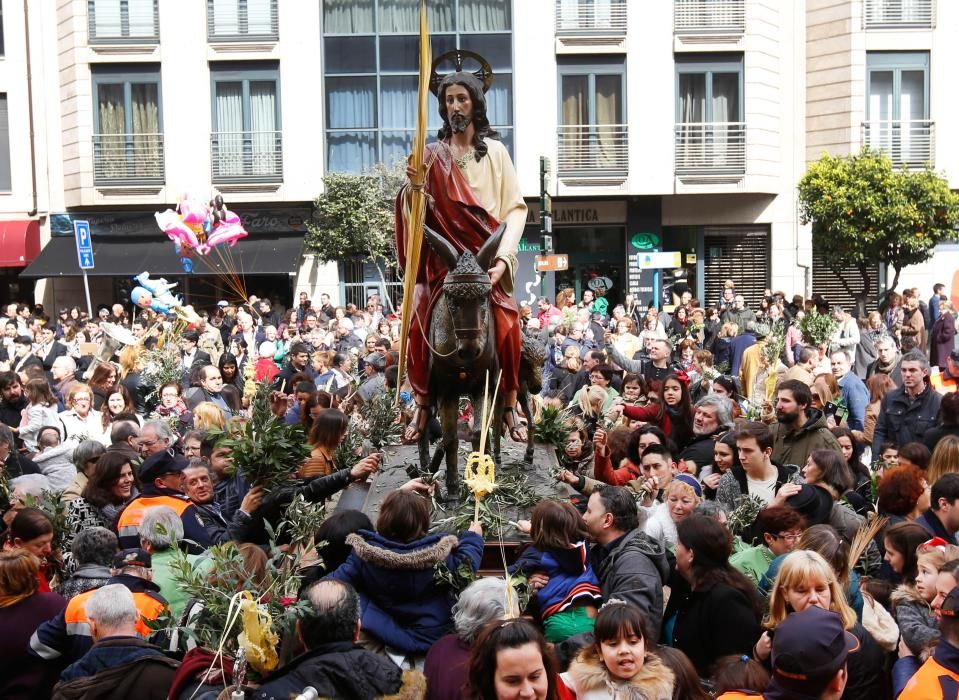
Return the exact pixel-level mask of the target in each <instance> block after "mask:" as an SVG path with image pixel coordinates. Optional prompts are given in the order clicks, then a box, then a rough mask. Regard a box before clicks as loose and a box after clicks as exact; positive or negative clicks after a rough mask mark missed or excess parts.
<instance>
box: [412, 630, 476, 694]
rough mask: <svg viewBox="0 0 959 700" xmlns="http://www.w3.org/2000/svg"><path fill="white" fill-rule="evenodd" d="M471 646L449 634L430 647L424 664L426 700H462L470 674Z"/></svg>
mask: <svg viewBox="0 0 959 700" xmlns="http://www.w3.org/2000/svg"><path fill="white" fill-rule="evenodd" d="M469 662H470V645H469V644H467V643H466V642H464V641H463V640H462V639H460V638H459V637H457V636H456V635H455V634H448V635H446V636H445V637H443V638H442V639H440V640H439V641H438V642H437V643H436V644H434V645H433V646H432V647H430V651H429V653H428V654H427V655H426V660H425V661H424V662H423V675H424V676H426V700H460V698H462V697H463V686H464V685H465V684H466V678H467V675H468V674H469Z"/></svg>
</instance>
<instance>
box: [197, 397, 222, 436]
mask: <svg viewBox="0 0 959 700" xmlns="http://www.w3.org/2000/svg"><path fill="white" fill-rule="evenodd" d="M225 427H226V414H225V413H224V412H223V409H222V408H220V407H219V406H217V405H216V404H215V403H213V402H212V401H203V402H201V403H199V404H197V407H196V408H194V409H193V428H194V430H210V429H211V428H215V429H218V430H223V429H224V428H225Z"/></svg>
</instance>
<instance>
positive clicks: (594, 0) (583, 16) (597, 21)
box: [556, 0, 626, 36]
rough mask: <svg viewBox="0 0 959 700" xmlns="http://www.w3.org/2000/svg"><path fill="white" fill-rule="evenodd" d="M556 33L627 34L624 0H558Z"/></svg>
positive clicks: (567, 34)
mask: <svg viewBox="0 0 959 700" xmlns="http://www.w3.org/2000/svg"><path fill="white" fill-rule="evenodd" d="M556 33H557V34H558V35H560V36H588V35H591V34H593V35H603V36H626V3H625V2H624V1H623V0H619V1H617V0H556Z"/></svg>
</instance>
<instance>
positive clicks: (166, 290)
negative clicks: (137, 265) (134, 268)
mask: <svg viewBox="0 0 959 700" xmlns="http://www.w3.org/2000/svg"><path fill="white" fill-rule="evenodd" d="M133 279H134V280H135V281H136V283H137V286H136V287H134V288H133V291H131V292H130V300H131V301H132V302H133V303H134V304H136V305H137V306H139V307H140V308H141V309H151V310H153V311H156V312H158V313H161V314H166V313H169V312H170V311H173V313H175V314H176V315H177V316H179V317H180V318H183V319H185V320H187V321H196V320H197V318H198V316H197V315H196V312H195V311H194V310H193V307H192V306H185V305H184V304H183V300H182V299H180V297H178V296H175V295H174V294H172V293H171V290H172V289H173V288H174V287H176V283H173V284H171V283H169V282H167V281H166V280H165V279H164V278H163V277H160V278H159V279H150V273H149V272H141V273H140V274H139V275H137V276H136V277H134V278H133Z"/></svg>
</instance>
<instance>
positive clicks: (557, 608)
mask: <svg viewBox="0 0 959 700" xmlns="http://www.w3.org/2000/svg"><path fill="white" fill-rule="evenodd" d="M588 552H589V550H588V548H587V546H586V543H585V542H578V543H576V544H571V545H570V546H569V549H548V550H546V551H540V550H539V549H537V548H536V547H534V546H533V545H530V546H529V547H527V548H526V549H524V550H523V553H522V554H521V555H520V557H519V559H517V560H516V563H515V564H513V565H512V566H511V567H509V573H510V575H513V574H514V573H516V572H517V571H520V572H522V573H523V574H525V575H526V576H527V577H529V576H530V575H532V574H535V573H543V574H546V575H547V576H548V577H549V583H547V584H546V585H545V586H544V587H543V588H542V589H541V590H539V591H538V592H536V593H535V594H534V595H535V596H536V602H537V604H538V607H539V610H540V615H541V616H542V618H543V619H544V620H545V619H546V618H548V617H550V616H551V615H555V614H556V613H558V612H561V611H563V610H566V609H568V608H570V607H571V606H573V605H574V604H584V605H590V604H592V605H595V606H596V607H599V605H600V604H601V603H602V602H603V600H602V597H601V596H600V592H599V581H598V580H597V579H596V574H594V573H593V569H592V567H590V564H589V556H588Z"/></svg>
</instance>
